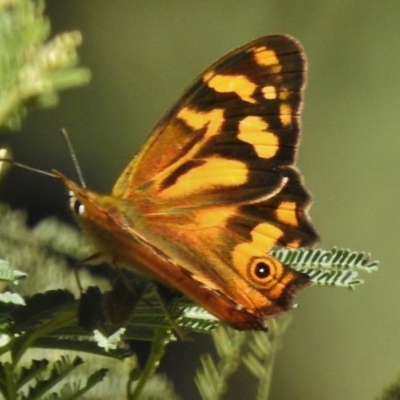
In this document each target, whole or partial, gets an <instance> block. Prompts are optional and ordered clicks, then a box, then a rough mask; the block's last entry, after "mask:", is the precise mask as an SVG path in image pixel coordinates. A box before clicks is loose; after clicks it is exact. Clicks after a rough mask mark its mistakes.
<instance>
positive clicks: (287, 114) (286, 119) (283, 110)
mask: <svg viewBox="0 0 400 400" xmlns="http://www.w3.org/2000/svg"><path fill="white" fill-rule="evenodd" d="M279 119H280V120H281V122H282V125H283V126H290V125H291V124H292V108H291V107H290V106H289V104H286V103H282V104H281V105H280V106H279Z"/></svg>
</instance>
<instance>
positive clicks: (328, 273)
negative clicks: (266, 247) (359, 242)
mask: <svg viewBox="0 0 400 400" xmlns="http://www.w3.org/2000/svg"><path fill="white" fill-rule="evenodd" d="M271 255H273V256H274V257H276V258H277V259H279V260H280V261H282V262H283V263H284V264H286V265H290V266H291V267H292V268H294V269H296V270H298V271H301V272H304V273H306V274H307V275H309V276H310V277H311V279H312V281H313V282H314V283H315V284H318V285H325V286H326V285H329V286H338V287H346V288H350V289H354V287H355V286H357V285H360V284H362V283H364V280H362V279H359V278H358V275H359V273H360V272H373V271H376V270H377V269H378V264H379V263H378V261H375V260H370V255H369V254H367V253H365V252H360V251H351V250H348V249H338V248H336V247H334V248H333V249H331V250H322V249H286V248H277V249H274V250H273V251H271Z"/></svg>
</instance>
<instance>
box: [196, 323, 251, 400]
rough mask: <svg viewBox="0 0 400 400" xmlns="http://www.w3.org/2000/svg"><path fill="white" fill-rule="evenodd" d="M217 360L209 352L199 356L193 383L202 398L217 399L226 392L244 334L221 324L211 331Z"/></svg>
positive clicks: (238, 359) (235, 368) (238, 362)
mask: <svg viewBox="0 0 400 400" xmlns="http://www.w3.org/2000/svg"><path fill="white" fill-rule="evenodd" d="M212 336H213V340H214V345H215V348H216V350H217V354H218V360H217V361H214V360H213V358H212V357H211V355H210V354H204V355H202V356H201V360H200V361H201V368H200V369H199V370H198V371H197V372H196V376H195V383H196V386H197V388H198V390H199V392H200V395H201V398H202V399H203V400H219V399H221V398H222V396H223V394H224V393H225V392H226V390H227V387H228V381H229V378H230V377H231V376H232V375H233V374H234V373H235V372H236V370H237V369H238V367H239V364H240V361H241V351H242V347H243V345H244V343H245V339H246V334H245V333H244V332H239V331H236V330H234V329H231V328H228V327H225V326H224V325H221V326H220V327H219V328H218V329H216V330H214V331H213V332H212Z"/></svg>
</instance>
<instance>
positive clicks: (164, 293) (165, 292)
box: [155, 283, 187, 340]
mask: <svg viewBox="0 0 400 400" xmlns="http://www.w3.org/2000/svg"><path fill="white" fill-rule="evenodd" d="M155 285H156V293H157V296H158V299H159V300H160V304H161V307H162V309H163V311H164V315H165V317H166V318H167V320H168V322H169V323H170V325H171V327H172V329H173V331H174V332H175V333H176V335H177V336H178V337H179V338H180V339H181V340H185V339H186V337H187V332H186V331H185V329H184V327H182V326H180V325H179V324H178V322H177V315H176V314H175V313H174V312H173V310H171V304H172V303H173V302H174V301H175V300H176V297H177V296H181V295H180V294H179V293H177V292H176V291H174V290H171V289H169V288H167V287H165V286H163V285H161V284H158V283H155Z"/></svg>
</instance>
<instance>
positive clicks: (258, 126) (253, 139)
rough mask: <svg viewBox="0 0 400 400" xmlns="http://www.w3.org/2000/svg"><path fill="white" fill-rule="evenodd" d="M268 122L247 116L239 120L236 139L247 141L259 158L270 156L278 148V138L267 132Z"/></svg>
mask: <svg viewBox="0 0 400 400" xmlns="http://www.w3.org/2000/svg"><path fill="white" fill-rule="evenodd" d="M267 129H268V124H267V122H266V121H264V120H263V119H262V118H261V117H256V116H249V117H246V118H244V119H242V120H241V121H240V122H239V134H238V136H237V137H238V139H240V140H241V141H243V142H246V143H249V144H251V145H252V146H253V147H254V150H255V152H256V153H257V155H258V156H259V157H261V158H272V157H274V156H275V154H276V153H277V152H278V150H279V138H278V136H276V135H275V134H274V133H272V132H267Z"/></svg>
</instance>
